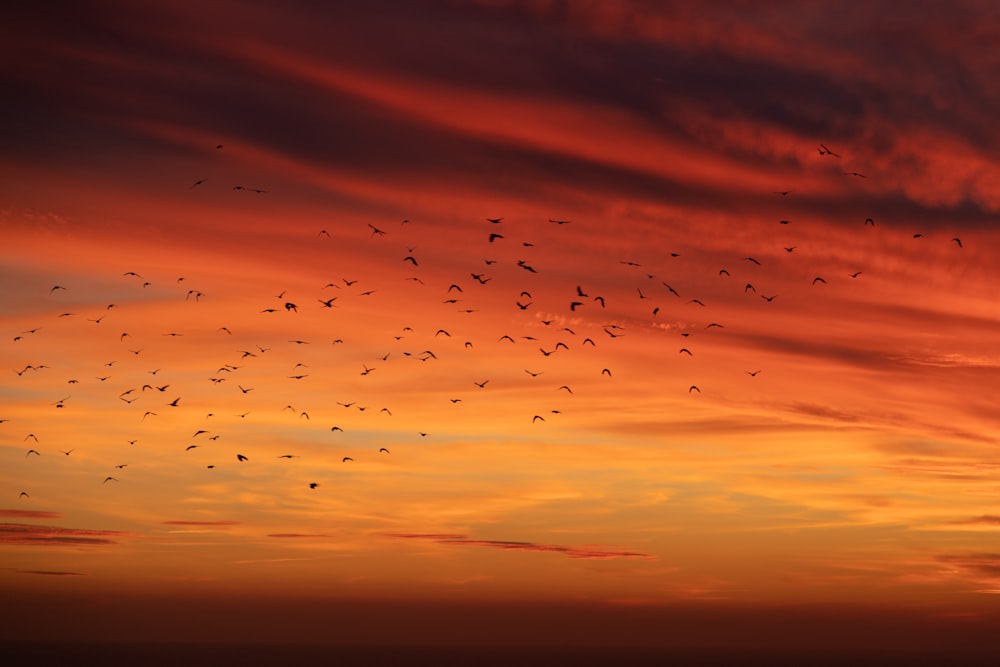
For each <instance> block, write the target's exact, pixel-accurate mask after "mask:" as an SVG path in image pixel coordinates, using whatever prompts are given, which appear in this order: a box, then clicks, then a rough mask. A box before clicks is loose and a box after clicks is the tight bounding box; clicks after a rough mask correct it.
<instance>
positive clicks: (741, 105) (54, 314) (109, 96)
mask: <svg viewBox="0 0 1000 667" xmlns="http://www.w3.org/2000/svg"><path fill="white" fill-rule="evenodd" d="M623 4H624V5H628V6H630V7H631V6H632V3H623ZM513 5H520V3H513V2H512V3H505V2H500V3H482V4H481V5H479V4H476V3H474V4H473V5H470V6H467V7H464V8H455V7H448V8H446V7H444V6H440V7H435V8H434V11H428V12H427V13H426V15H422V16H421V17H419V18H417V17H415V16H413V15H411V14H410V12H411V11H412V10H409V9H404V8H399V14H398V15H396V16H385V15H377V14H366V13H364V12H362V13H361V14H360V15H358V16H357V17H354V18H352V19H351V20H352V21H356V24H353V25H354V27H353V29H352V28H351V25H352V24H351V23H350V21H348V20H347V18H346V17H341V16H337V11H335V10H330V15H328V16H320V17H313V18H316V19H317V21H318V23H314V21H313V20H311V18H310V15H309V14H307V13H301V14H298V13H296V12H294V11H292V12H287V13H286V12H284V11H280V12H278V10H277V8H274V7H271V8H268V7H267V6H266V5H260V6H255V7H253V8H249V7H235V6H234V7H230V6H229V4H228V3H213V4H212V5H211V6H210V7H207V8H199V9H198V10H197V12H195V11H194V10H189V9H179V8H177V7H174V6H172V5H170V4H166V3H165V4H164V5H163V6H158V5H156V4H151V5H145V6H144V7H143V8H135V7H131V6H128V7H127V9H126V8H123V7H117V8H116V6H115V5H114V3H111V4H110V5H103V4H102V5H101V7H102V8H103V11H102V12H98V14H100V15H99V16H92V17H89V18H87V19H86V20H85V21H84V23H85V24H86V25H102V26H104V27H105V28H106V29H107V31H108V33H107V34H108V35H109V37H107V41H103V40H102V39H101V38H100V37H97V36H94V35H92V34H90V33H87V32H85V31H82V30H81V31H79V32H77V31H74V30H71V28H69V27H67V26H61V27H59V28H58V30H56V29H55V28H53V30H52V33H51V34H50V35H46V36H45V37H44V38H42V37H41V36H40V35H41V34H44V33H38V32H37V31H38V30H41V28H40V25H41V24H36V23H34V21H36V19H35V18H33V17H32V16H31V15H30V14H29V13H27V12H23V13H21V14H17V15H12V16H11V22H10V26H12V27H13V29H12V28H11V27H8V28H7V29H6V30H5V32H8V31H9V32H10V33H11V34H8V40H7V41H8V45H7V46H5V47H4V53H5V54H8V55H10V57H8V58H4V61H6V62H8V63H17V65H18V68H17V69H16V70H15V67H14V65H13V64H7V65H4V70H5V77H6V78H7V79H9V80H10V81H11V84H12V86H13V90H15V91H16V92H17V93H18V99H19V100H20V102H18V103H15V105H14V109H15V110H14V111H11V114H12V118H13V120H12V122H11V124H10V125H9V127H8V130H7V132H8V133H9V134H11V141H10V142H8V143H9V145H10V149H9V150H8V149H5V152H4V156H3V157H2V158H0V170H2V183H3V184H2V186H0V188H2V189H0V193H2V196H0V229H2V234H3V247H2V248H0V257H2V265H0V271H2V285H3V289H2V293H0V332H2V335H3V339H2V340H0V368H2V369H4V371H3V373H2V374H0V377H2V380H0V419H3V420H4V421H3V422H2V423H0V460H2V466H0V523H2V527H0V564H2V566H3V567H2V568H0V582H2V585H3V586H4V587H5V588H9V589H12V590H13V589H18V590H32V589H37V590H39V591H42V590H44V591H53V590H55V591H58V590H61V589H68V590H72V591H76V592H79V591H98V590H101V589H103V588H105V587H107V586H110V585H115V584H122V583H124V584H127V585H128V586H132V587H138V588H140V589H142V590H148V591H150V592H152V593H158V594H159V593H166V592H170V591H178V590H185V591H188V590H190V591H198V590H210V591H229V592H233V591H244V592H245V591H247V590H253V591H257V592H261V593H264V594H272V593H273V594H276V595H277V594H279V593H280V595H283V596H287V597H289V598H296V597H303V598H306V597H315V596H329V597H343V598H371V599H382V598H393V599H400V600H423V599H434V600H466V601H470V600H471V601H479V602H483V601H485V602H490V601H497V602H499V601H504V600H529V601H530V600H549V601H552V600H558V601H573V600H583V601H590V602H600V603H618V604H623V605H625V604H627V605H657V604H671V603H675V602H678V601H694V600H699V601H706V602H710V601H728V602H733V603H741V604H744V603H745V604H772V603H821V604H826V603H828V604H883V605H888V606H893V605H896V606H900V607H919V608H928V609H931V610H933V611H934V612H935V613H955V614H965V613H987V612H989V613H992V612H993V611H994V610H995V605H996V602H995V600H996V598H995V597H994V595H993V594H995V593H996V592H997V591H998V590H1000V580H998V571H1000V570H998V568H1000V556H997V555H996V548H995V546H994V545H995V540H996V531H997V529H998V527H1000V505H998V500H997V497H998V495H997V491H998V489H1000V481H998V476H997V463H996V462H995V447H996V445H997V426H998V417H997V414H998V412H997V409H996V400H995V387H996V386H997V381H998V367H1000V349H998V342H1000V337H998V336H997V333H996V332H997V325H998V320H997V312H998V311H997V307H996V304H997V296H998V292H997V287H996V286H997V285H998V284H1000V269H998V263H997V261H996V260H997V248H998V247H1000V231H998V230H997V229H996V226H995V224H994V220H995V216H996V214H997V212H998V207H1000V168H998V167H997V161H996V157H995V156H996V154H997V153H996V151H997V146H996V145H995V141H994V140H993V132H992V127H991V125H990V123H991V122H992V121H991V119H990V118H987V117H988V116H989V113H987V112H988V111H989V110H991V109H992V108H995V105H991V101H992V100H990V99H988V98H987V93H985V92H983V93H982V97H977V96H976V94H972V93H969V94H968V95H958V96H957V97H956V96H955V95H953V93H954V91H953V90H952V89H951V83H950V82H952V81H953V80H954V78H955V77H953V76H952V75H951V74H950V73H949V72H950V70H946V69H944V68H943V67H942V69H940V70H935V69H933V68H932V67H928V66H927V64H926V63H925V62H924V61H923V60H921V58H920V56H919V55H915V56H913V57H914V59H915V60H914V62H908V61H906V60H897V59H894V58H893V57H892V56H895V55H899V53H898V52H897V51H896V50H894V49H891V47H892V45H893V44H894V43H895V42H893V41H891V40H890V41H889V42H887V44H886V46H884V47H879V46H878V45H877V44H878V43H879V40H877V39H865V40H864V41H865V47H864V48H865V49H867V50H866V51H862V52H860V53H859V52H858V51H857V48H858V47H859V41H858V40H859V39H860V37H859V35H858V33H854V32H852V31H851V29H849V28H847V27H842V28H841V29H840V30H841V32H840V33H838V32H837V31H833V32H832V33H828V32H827V31H826V27H827V25H828V23H827V22H828V21H829V20H830V19H831V16H830V15H828V10H830V8H831V7H832V5H831V6H829V7H826V8H825V9H823V8H822V6H820V7H813V6H809V7H807V6H801V7H797V8H795V9H794V10H793V9H791V8H789V11H794V13H795V14H796V16H798V17H799V18H800V19H801V20H800V21H798V22H788V23H786V22H784V21H782V20H780V19H779V17H777V16H772V15H770V14H767V13H764V14H760V15H758V14H754V15H753V16H750V15H749V14H748V15H746V16H742V15H740V14H738V12H737V10H735V9H733V8H730V10H729V11H730V12H731V14H727V15H726V16H725V17H723V16H721V15H720V16H718V17H713V16H712V15H711V14H709V15H706V16H690V15H686V10H683V9H682V8H673V9H671V10H664V12H665V13H664V14H663V15H655V16H653V15H645V16H640V14H642V11H643V10H641V9H640V7H639V5H636V6H635V7H633V10H634V11H635V12H636V15H635V16H633V17H632V18H631V19H630V18H628V15H627V13H626V14H621V15H620V14H611V15H601V14H600V12H602V11H609V10H607V9H597V8H594V7H586V8H585V7H583V6H576V5H573V6H572V7H573V9H572V11H568V12H567V13H566V14H565V15H557V14H550V13H549V12H547V11H546V10H545V9H544V7H536V6H535V5H533V4H532V3H526V4H525V5H524V6H521V7H520V10H518V11H515V9H514V7H513ZM810 7H811V8H810ZM112 9H115V11H111V10H112ZM236 9H239V11H240V18H239V19H238V20H237V19H235V18H233V11H234V10H236ZM119 10H120V11H122V12H123V13H122V14H121V15H120V16H119V15H117V14H116V12H117V11H119ZM203 11H204V15H203V13H202V12H203ZM855 11H862V10H860V9H857V10H855ZM871 11H872V12H875V11H876V10H871ZM969 11H971V10H969ZM671 12H673V14H671ZM105 14H106V15H105ZM113 14H114V15H113ZM961 15H962V16H963V17H965V19H968V20H971V18H969V16H968V15H967V14H965V13H962V14H961ZM514 17H519V18H517V20H518V21H522V22H525V23H526V24H527V25H530V26H532V27H533V30H536V31H537V35H535V36H534V37H532V36H531V35H530V34H529V35H527V36H526V35H525V34H523V33H521V32H519V31H517V32H516V34H514V33H512V32H511V30H513V28H512V27H511V26H507V27H504V26H505V23H504V21H507V20H514ZM671 17H672V18H671ZM869 18H870V19H871V21H872V25H873V28H872V29H873V30H875V31H876V32H878V31H880V30H888V28H887V27H886V26H885V25H883V24H882V23H881V22H880V20H879V17H878V15H877V13H875V14H872V15H870V16H869ZM913 18H914V21H913V23H911V24H909V25H910V27H911V29H912V30H911V32H913V31H915V32H916V34H915V35H914V36H907V37H903V36H900V35H898V34H897V33H892V34H893V35H894V37H893V39H897V40H898V39H905V40H907V41H906V43H907V44H909V45H910V46H911V47H912V48H913V49H917V52H916V53H925V51H923V50H921V49H925V48H926V49H927V50H926V53H935V52H936V49H937V48H939V47H940V48H942V49H946V50H950V51H949V52H951V51H953V52H954V53H953V59H954V60H953V62H952V64H951V67H954V68H958V69H960V70H961V72H962V73H963V75H964V76H966V77H968V78H969V80H972V81H979V80H981V81H993V80H995V79H994V78H993V75H995V74H996V71H995V70H996V64H995V63H992V62H983V61H982V60H981V59H979V58H978V56H977V51H976V50H975V48H974V46H971V45H970V46H968V47H967V48H966V47H965V44H966V42H965V41H964V40H965V37H964V34H965V33H964V32H963V31H962V30H961V29H960V24H961V23H962V21H961V20H960V21H958V23H956V24H945V23H939V22H937V21H935V20H934V17H933V16H930V15H927V16H916V17H913ZM231 19H232V20H231ZM965 19H962V20H965ZM451 21H455V22H457V25H458V26H461V27H464V28H465V30H464V31H463V30H462V28H461V27H454V26H452V25H451ZM719 21H721V22H722V23H719ZM345 22H346V23H345ZM684 22H686V24H687V25H688V26H689V29H688V30H676V27H677V25H678V24H680V23H684ZM319 24H322V25H324V26H332V27H331V29H332V30H334V33H335V36H339V37H340V38H341V39H336V38H334V37H333V36H330V35H327V34H321V31H319V30H318V25H319ZM723 24H724V25H725V26H726V27H725V29H722V28H720V25H723ZM845 25H846V24H845ZM17 26H21V27H22V28H23V29H24V32H23V34H13V33H14V32H16V29H17ZM31 30H34V31H36V33H35V34H36V35H39V36H38V37H37V38H31V37H29V36H28V35H30V34H31ZM410 31H412V32H413V34H412V35H409V34H408V33H409V32H410ZM717 33H726V35H727V36H726V37H725V38H723V37H722V36H721V34H717ZM532 34H534V33H532ZM820 34H822V35H823V38H822V39H817V40H814V39H813V38H814V37H817V35H820ZM838 34H839V37H838V36H837V35H838ZM113 35H117V36H119V37H123V36H127V37H128V40H122V39H117V40H116V39H112V38H111V37H110V36H113ZM366 36H367V37H366ZM389 37H391V38H389ZM956 39H958V40H959V41H955V40H956ZM976 39H977V38H976V37H975V36H973V37H972V38H970V40H971V41H970V43H971V44H974V43H975V42H976ZM551 40H554V41H555V43H556V44H562V47H558V48H557V46H556V45H554V44H553V43H552V41H551ZM140 42H142V43H144V44H146V46H144V47H143V48H138V47H136V48H134V49H130V48H128V47H125V46H122V44H125V43H133V44H138V43H140ZM371 42H378V43H379V45H380V46H377V47H376V46H372V45H371ZM934 45H937V46H934ZM941 45H946V46H941ZM418 46H419V48H418ZM882 48H884V49H885V50H886V52H887V53H888V52H889V51H890V50H892V54H891V55H890V56H886V55H885V54H884V53H881V49H882ZM800 50H801V51H802V52H804V55H803V54H802V53H799V51H800ZM637 53H644V54H646V55H644V56H642V57H641V58H639V56H637V55H636V54H637ZM15 56H17V57H16V58H15ZM681 56H683V57H681ZM806 56H808V57H806ZM637 58H639V59H638V60H636V59H637ZM699 58H701V60H699ZM900 58H902V55H900ZM685 63H686V64H685ZM696 63H700V64H699V65H696ZM974 87H975V86H973V88H974ZM992 89H993V88H992V87H990V86H985V87H984V88H982V90H983V91H986V90H992ZM59 96H63V97H64V103H57V102H56V99H57V97H59ZM943 100H947V101H948V102H947V104H945V103H944V101H943ZM942 104H945V106H941V105H942ZM491 219H493V220H494V221H491ZM66 452H69V453H68V454H67V453H66ZM238 456H239V457H241V458H238ZM241 459H245V460H241ZM44 575H65V576H44Z"/></svg>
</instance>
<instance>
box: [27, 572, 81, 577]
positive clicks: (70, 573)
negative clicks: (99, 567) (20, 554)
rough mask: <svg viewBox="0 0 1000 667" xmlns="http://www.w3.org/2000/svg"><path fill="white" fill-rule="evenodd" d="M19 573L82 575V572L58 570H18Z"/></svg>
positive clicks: (63, 575)
mask: <svg viewBox="0 0 1000 667" xmlns="http://www.w3.org/2000/svg"><path fill="white" fill-rule="evenodd" d="M18 572H20V573H21V574H41V575H46V576H52V577H82V576H84V574H83V572H60V571H58V570H18Z"/></svg>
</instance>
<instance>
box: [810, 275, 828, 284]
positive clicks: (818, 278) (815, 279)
mask: <svg viewBox="0 0 1000 667" xmlns="http://www.w3.org/2000/svg"><path fill="white" fill-rule="evenodd" d="M816 283H823V284H824V285H825V284H826V281H825V280H823V279H822V278H820V277H819V276H816V277H815V278H813V281H812V284H813V285H815V284H816Z"/></svg>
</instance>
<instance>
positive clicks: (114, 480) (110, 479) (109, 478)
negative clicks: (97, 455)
mask: <svg viewBox="0 0 1000 667" xmlns="http://www.w3.org/2000/svg"><path fill="white" fill-rule="evenodd" d="M117 481H118V479H117V478H115V477H111V476H110V475H109V476H108V477H105V478H104V481H103V482H101V484H107V483H108V482H117Z"/></svg>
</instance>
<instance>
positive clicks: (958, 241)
mask: <svg viewBox="0 0 1000 667" xmlns="http://www.w3.org/2000/svg"><path fill="white" fill-rule="evenodd" d="M951 240H952V241H954V242H955V243H957V244H958V247H959V248H961V247H962V239H960V238H958V237H957V236H956V237H954V238H952V239H951Z"/></svg>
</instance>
